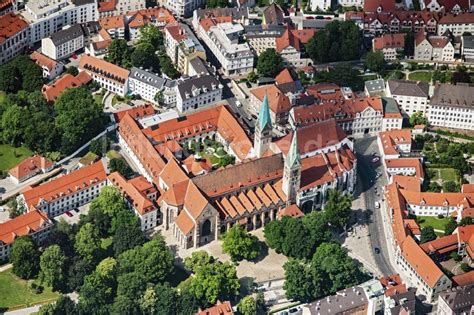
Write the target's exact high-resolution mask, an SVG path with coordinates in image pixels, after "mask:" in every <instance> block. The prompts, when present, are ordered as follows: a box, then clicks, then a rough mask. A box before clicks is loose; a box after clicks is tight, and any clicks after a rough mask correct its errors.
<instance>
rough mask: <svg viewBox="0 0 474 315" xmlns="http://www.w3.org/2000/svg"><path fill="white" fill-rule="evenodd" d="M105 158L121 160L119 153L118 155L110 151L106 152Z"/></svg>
mask: <svg viewBox="0 0 474 315" xmlns="http://www.w3.org/2000/svg"><path fill="white" fill-rule="evenodd" d="M107 157H108V158H109V159H119V158H121V157H122V156H121V155H120V153H118V152H117V151H115V150H110V151H109V152H107Z"/></svg>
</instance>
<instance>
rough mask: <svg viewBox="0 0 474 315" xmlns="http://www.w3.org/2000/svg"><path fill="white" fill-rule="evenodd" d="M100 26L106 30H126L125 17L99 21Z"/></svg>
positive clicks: (111, 17) (119, 16) (118, 16)
mask: <svg viewBox="0 0 474 315" xmlns="http://www.w3.org/2000/svg"><path fill="white" fill-rule="evenodd" d="M99 23H100V26H102V28H103V29H105V30H110V29H116V28H125V21H124V16H123V15H117V16H110V17H105V18H102V19H100V20H99Z"/></svg>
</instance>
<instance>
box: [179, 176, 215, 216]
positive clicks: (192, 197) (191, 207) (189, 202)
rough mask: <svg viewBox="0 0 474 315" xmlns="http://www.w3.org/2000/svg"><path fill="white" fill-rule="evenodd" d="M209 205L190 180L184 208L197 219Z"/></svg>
mask: <svg viewBox="0 0 474 315" xmlns="http://www.w3.org/2000/svg"><path fill="white" fill-rule="evenodd" d="M208 204H209V201H208V200H207V199H206V197H204V195H203V193H202V192H201V191H200V190H199V188H197V186H196V185H195V184H194V183H193V182H192V181H191V180H190V181H189V182H188V189H187V190H186V197H184V208H185V209H186V210H187V211H188V212H189V214H190V215H191V216H192V217H193V218H194V219H197V218H198V217H199V216H200V215H201V212H202V210H204V208H205V207H206V206H207V205H208Z"/></svg>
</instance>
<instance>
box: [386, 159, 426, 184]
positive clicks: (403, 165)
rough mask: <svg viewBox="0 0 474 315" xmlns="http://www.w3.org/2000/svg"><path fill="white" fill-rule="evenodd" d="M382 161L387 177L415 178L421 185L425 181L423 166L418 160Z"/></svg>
mask: <svg viewBox="0 0 474 315" xmlns="http://www.w3.org/2000/svg"><path fill="white" fill-rule="evenodd" d="M382 161H383V164H384V166H385V170H386V172H387V174H388V175H389V176H395V175H401V176H415V178H418V179H419V180H420V182H421V183H423V181H424V179H425V172H424V171H423V164H421V161H420V160H419V159H418V158H400V159H383V160H382Z"/></svg>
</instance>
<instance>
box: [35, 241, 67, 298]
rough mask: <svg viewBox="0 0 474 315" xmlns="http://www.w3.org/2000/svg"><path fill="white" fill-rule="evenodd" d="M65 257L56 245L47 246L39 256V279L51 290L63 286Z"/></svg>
mask: <svg viewBox="0 0 474 315" xmlns="http://www.w3.org/2000/svg"><path fill="white" fill-rule="evenodd" d="M65 269H66V257H65V256H64V253H63V252H62V250H61V248H60V247H59V246H58V245H52V246H49V247H47V248H46V249H45V250H44V252H43V254H41V258H40V270H41V271H40V275H41V280H42V281H44V282H45V283H46V284H47V285H48V286H51V287H52V288H53V290H57V289H58V288H61V287H63V285H64V273H65Z"/></svg>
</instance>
